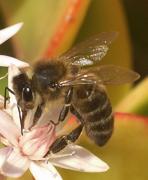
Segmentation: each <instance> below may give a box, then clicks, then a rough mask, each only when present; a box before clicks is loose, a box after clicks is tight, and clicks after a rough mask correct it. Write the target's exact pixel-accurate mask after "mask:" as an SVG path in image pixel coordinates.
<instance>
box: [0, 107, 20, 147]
mask: <svg viewBox="0 0 148 180" xmlns="http://www.w3.org/2000/svg"><path fill="white" fill-rule="evenodd" d="M0 134H1V135H2V136H3V137H5V138H6V139H7V140H8V141H9V142H10V143H11V144H13V145H14V146H17V145H18V138H19V136H20V131H19V129H18V128H17V126H16V125H15V123H14V122H13V120H12V118H11V116H10V115H9V114H8V113H6V112H4V111H2V110H0Z"/></svg>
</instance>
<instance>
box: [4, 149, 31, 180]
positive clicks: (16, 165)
mask: <svg viewBox="0 0 148 180" xmlns="http://www.w3.org/2000/svg"><path fill="white" fill-rule="evenodd" d="M29 164H30V161H29V160H28V158H27V157H25V156H22V155H21V154H20V153H19V152H17V151H14V150H13V151H12V152H11V153H10V155H9V156H8V157H7V159H6V160H5V162H4V164H3V166H2V167H1V174H3V175H5V176H9V177H20V176H22V175H23V174H24V172H25V171H26V170H27V169H28V167H29Z"/></svg>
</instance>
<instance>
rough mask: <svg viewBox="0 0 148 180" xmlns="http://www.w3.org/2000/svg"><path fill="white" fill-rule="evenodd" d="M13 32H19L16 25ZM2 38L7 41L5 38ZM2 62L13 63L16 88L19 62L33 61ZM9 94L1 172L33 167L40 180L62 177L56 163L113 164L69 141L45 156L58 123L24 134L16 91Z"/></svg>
mask: <svg viewBox="0 0 148 180" xmlns="http://www.w3.org/2000/svg"><path fill="white" fill-rule="evenodd" d="M16 27H17V28H18V26H16ZM11 28H12V27H11ZM8 29H9V28H7V30H8ZM9 30H10V29H9ZM1 32H3V31H2V30H1V31H0V37H1ZM13 32H15V31H14V29H13ZM10 34H14V33H11V32H9V33H8V35H9V37H10ZM5 39H8V37H7V36H6V37H5ZM1 41H3V42H4V40H1ZM0 66H8V67H9V71H8V87H9V88H11V89H12V78H13V77H14V76H15V75H16V74H17V73H19V69H18V68H17V66H18V67H20V66H21V67H22V66H23V67H24V66H29V65H28V64H27V63H24V62H21V61H19V60H17V59H15V58H12V57H8V56H2V55H0ZM9 96H10V103H8V104H7V108H6V110H5V109H4V108H3V101H4V98H3V97H2V96H0V139H1V142H2V143H3V144H4V145H5V146H6V147H4V148H1V149H0V173H1V174H3V175H4V176H9V177H20V176H22V175H23V174H24V172H25V171H26V170H27V169H28V168H29V169H30V171H31V172H32V174H33V176H34V177H35V179H36V180H42V179H44V180H46V179H55V180H60V179H62V178H61V176H60V175H59V173H58V172H57V171H56V169H55V168H54V166H53V165H55V166H59V167H62V168H66V169H71V170H76V171H83V172H103V171H106V170H108V168H109V167H108V165H107V164H106V163H105V162H103V161H102V160H100V159H99V158H98V157H96V156H95V155H93V154H92V153H90V152H89V151H88V150H86V149H84V148H83V147H81V146H78V145H74V144H69V145H68V146H67V147H66V148H65V149H64V150H62V151H60V152H59V153H56V154H54V155H49V156H48V158H44V156H45V154H46V153H47V152H48V150H49V148H50V145H51V144H52V143H53V142H54V141H55V139H56V131H55V126H54V125H53V124H45V125H43V126H38V127H33V128H32V129H31V130H30V131H28V132H26V133H24V135H23V136H22V135H21V129H20V119H19V114H18V109H17V102H16V99H15V96H14V95H12V94H9ZM32 113H33V112H32ZM32 113H31V114H32ZM31 117H32V116H31V115H29V116H28V117H27V118H28V121H31ZM44 118H46V116H44Z"/></svg>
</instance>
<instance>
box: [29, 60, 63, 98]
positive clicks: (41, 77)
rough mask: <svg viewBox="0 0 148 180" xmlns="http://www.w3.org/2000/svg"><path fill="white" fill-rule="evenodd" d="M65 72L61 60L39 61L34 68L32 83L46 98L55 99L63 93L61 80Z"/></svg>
mask: <svg viewBox="0 0 148 180" xmlns="http://www.w3.org/2000/svg"><path fill="white" fill-rule="evenodd" d="M65 74H66V69H65V66H64V65H63V63H61V62H58V61H49V62H44V63H43V62H39V63H37V64H36V66H35V68H34V75H33V77H32V84H33V86H34V89H36V90H37V92H38V93H39V94H41V96H42V97H44V99H48V100H49V99H55V98H57V97H59V96H60V95H61V91H62V90H61V88H60V87H59V82H60V80H61V79H62V78H63V77H64V76H65Z"/></svg>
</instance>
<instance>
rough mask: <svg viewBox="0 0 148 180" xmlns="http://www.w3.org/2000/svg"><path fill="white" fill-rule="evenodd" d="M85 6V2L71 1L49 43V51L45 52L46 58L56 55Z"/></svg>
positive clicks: (80, 0) (79, 0) (81, 0)
mask: <svg viewBox="0 0 148 180" xmlns="http://www.w3.org/2000/svg"><path fill="white" fill-rule="evenodd" d="M82 5H83V0H71V1H69V4H68V6H67V8H66V10H65V12H64V14H63V16H62V18H61V20H60V23H59V25H58V27H57V31H56V32H55V34H54V35H53V37H52V39H50V41H49V45H48V49H47V51H46V52H45V55H44V56H45V57H46V58H47V57H52V56H54V55H55V51H56V50H57V49H58V47H59V46H60V45H61V44H62V41H63V38H64V35H65V34H66V31H67V29H69V28H71V26H72V25H73V23H74V22H75V20H76V17H77V15H78V11H79V10H80V9H81V6H82Z"/></svg>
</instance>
